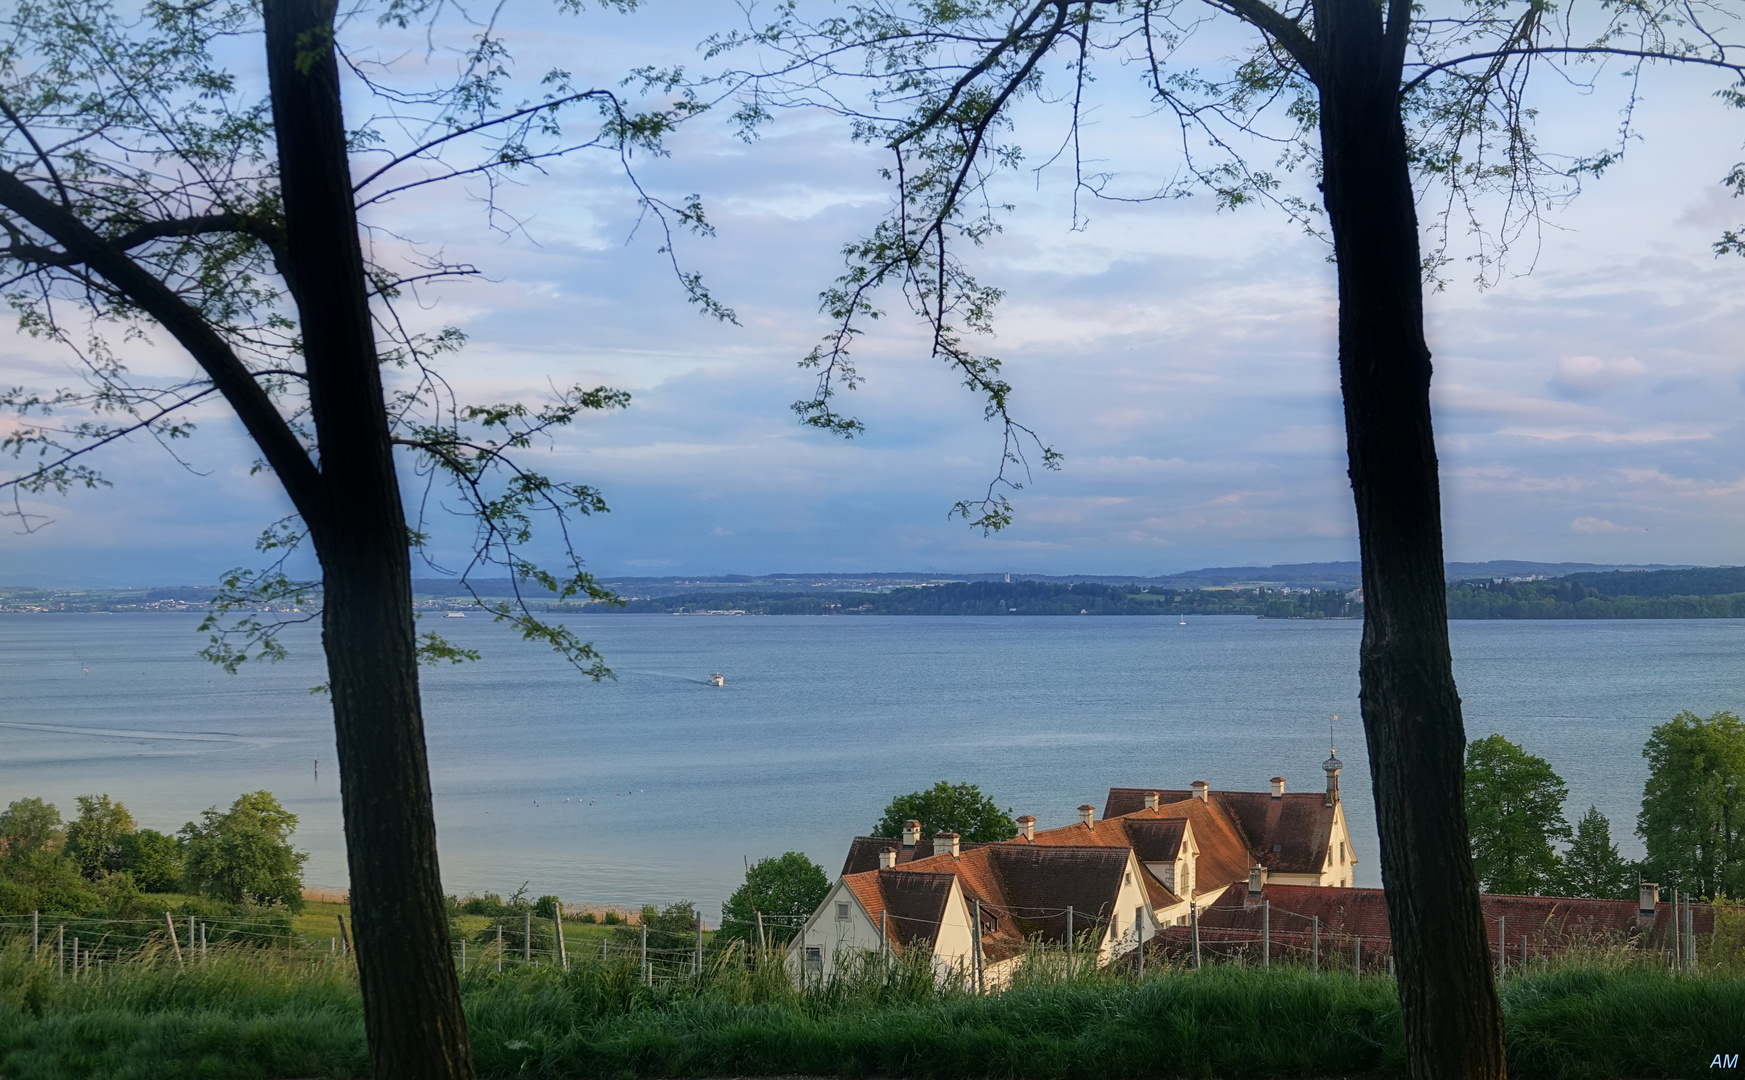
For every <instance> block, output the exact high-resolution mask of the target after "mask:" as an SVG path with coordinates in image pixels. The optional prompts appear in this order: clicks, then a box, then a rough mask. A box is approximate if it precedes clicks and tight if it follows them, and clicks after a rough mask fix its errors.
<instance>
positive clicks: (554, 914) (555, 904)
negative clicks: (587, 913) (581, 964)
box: [551, 900, 570, 971]
mask: <svg viewBox="0 0 1745 1080" xmlns="http://www.w3.org/2000/svg"><path fill="white" fill-rule="evenodd" d="M551 929H552V932H553V933H555V934H556V935H557V964H558V968H559V969H560V970H563V971H568V970H569V969H570V950H569V947H568V946H566V945H565V944H564V940H563V901H562V900H554V901H552V904H551Z"/></svg>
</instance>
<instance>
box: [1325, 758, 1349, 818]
mask: <svg viewBox="0 0 1745 1080" xmlns="http://www.w3.org/2000/svg"><path fill="white" fill-rule="evenodd" d="M1321 768H1322V769H1324V770H1325V771H1326V773H1327V801H1326V803H1325V804H1324V805H1326V806H1332V805H1333V804H1334V803H1337V802H1338V801H1339V770H1340V769H1343V768H1345V763H1344V762H1343V761H1340V760H1339V755H1338V753H1337V752H1336V751H1333V750H1328V751H1327V760H1326V761H1323V762H1321Z"/></svg>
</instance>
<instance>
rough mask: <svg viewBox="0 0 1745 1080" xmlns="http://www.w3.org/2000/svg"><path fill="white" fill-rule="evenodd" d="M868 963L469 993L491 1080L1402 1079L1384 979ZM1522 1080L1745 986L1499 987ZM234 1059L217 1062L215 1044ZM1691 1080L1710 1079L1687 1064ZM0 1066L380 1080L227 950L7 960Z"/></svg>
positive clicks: (1682, 1021)
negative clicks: (825, 973)
mask: <svg viewBox="0 0 1745 1080" xmlns="http://www.w3.org/2000/svg"><path fill="white" fill-rule="evenodd" d="M907 974H908V973H907V972H906V971H905V970H903V969H902V968H901V967H898V966H893V967H891V968H887V969H884V970H880V969H878V968H876V967H874V968H870V969H869V970H867V971H865V972H862V973H858V974H857V976H856V977H854V978H852V979H844V980H839V981H835V982H831V983H828V984H826V985H823V986H818V985H815V984H814V985H812V986H810V987H808V988H807V989H806V990H804V991H800V990H797V989H796V988H795V987H794V986H793V985H792V983H791V981H789V980H788V979H787V978H785V977H784V976H783V975H782V973H781V970H780V968H779V967H778V966H776V965H765V966H763V967H761V968H755V967H750V966H747V965H743V964H732V963H727V962H722V963H718V964H717V965H715V966H713V967H711V968H710V970H709V971H708V972H706V974H705V977H704V978H703V979H702V980H698V981H691V980H685V981H680V982H675V983H672V984H670V985H664V986H656V987H649V986H644V985H643V984H642V983H641V980H640V979H639V977H638V974H637V972H636V970H635V963H634V960H631V961H629V962H612V963H606V964H600V963H593V962H589V961H587V960H586V959H584V958H575V959H573V960H572V969H571V971H570V972H568V973H567V974H564V973H559V972H554V971H552V970H551V969H549V968H547V967H541V968H538V969H522V968H519V967H515V968H511V969H509V970H508V971H506V972H504V973H503V974H502V975H496V974H494V973H493V972H492V971H491V970H490V969H489V968H488V967H486V966H484V965H480V966H479V967H475V968H474V969H473V971H472V972H471V973H470V974H469V976H468V977H467V979H466V981H465V983H464V993H465V1000H466V1008H467V1022H468V1029H469V1033H470V1035H471V1037H472V1042H473V1046H474V1049H475V1052H476V1053H477V1055H478V1061H479V1066H480V1071H481V1074H482V1075H489V1076H527V1077H550V1078H557V1077H573V1076H614V1075H631V1074H634V1075H672V1076H685V1075H693V1076H710V1075H716V1076H726V1075H733V1076H754V1075H793V1074H796V1073H807V1074H815V1075H816V1074H822V1075H837V1074H841V1075H891V1076H902V1075H914V1074H915V1073H916V1066H915V1064H914V1063H915V1062H925V1063H926V1069H925V1070H924V1071H925V1072H926V1073H927V1074H928V1075H929V1076H933V1077H939V1078H962V1080H972V1078H974V1080H980V1078H988V1080H993V1078H996V1077H998V1078H1003V1080H1054V1078H1057V1077H1061V1076H1073V1077H1085V1078H1088V1080H1119V1078H1123V1077H1131V1076H1223V1077H1257V1078H1258V1077H1267V1076H1284V1075H1306V1076H1344V1075H1354V1074H1355V1075H1394V1074H1403V1072H1404V1069H1405V1061H1404V1047H1403V1040H1402V1033H1401V1030H1400V1018H1399V1005H1398V998H1397V994H1396V988H1395V986H1394V983H1393V981H1392V980H1390V979H1387V978H1377V977H1370V978H1364V979H1357V978H1353V977H1351V976H1350V975H1348V974H1343V973H1323V974H1321V975H1320V976H1312V975H1310V974H1309V973H1307V972H1305V971H1303V970H1301V969H1299V968H1292V967H1285V966H1278V967H1275V968H1274V969H1273V970H1271V971H1261V970H1259V969H1256V968H1253V967H1243V966H1236V965H1213V966H1209V967H1207V968H1206V969H1204V970H1202V971H1198V972H1195V971H1182V970H1172V971H1169V972H1168V973H1167V974H1166V975H1164V976H1163V977H1155V978H1148V979H1147V980H1145V981H1143V982H1142V981H1139V980H1138V979H1136V978H1134V977H1133V975H1132V973H1131V972H1130V971H1123V970H1117V969H1103V970H1092V971H1086V972H1083V973H1081V974H1079V975H1078V976H1076V977H1073V978H1066V977H1060V978H1055V979H1042V980H1035V981H1031V982H1027V983H1026V984H1025V985H1023V986H1022V987H1020V988H1018V989H1014V990H1010V991H1006V992H1004V993H996V994H989V995H978V994H974V993H972V992H969V991H968V990H966V989H964V988H961V987H951V986H945V987H941V986H938V985H936V984H935V983H934V982H933V980H932V979H931V978H923V979H912V978H907V977H906V976H907ZM1501 996H1502V1004H1503V1008H1504V1011H1505V1016H1506V1018H1507V1023H1508V1041H1509V1055H1510V1058H1509V1066H1510V1071H1511V1073H1512V1074H1518V1075H1531V1076H1541V1077H1546V1078H1556V1080H1585V1078H1590V1077H1607V1076H1680V1075H1687V1074H1689V1073H1690V1072H1691V1071H1692V1070H1693V1068H1695V1067H1693V1066H1692V1065H1691V1064H1690V1063H1691V1062H1692V1061H1698V1060H1699V1058H1700V1061H1701V1063H1702V1064H1706V1063H1707V1060H1708V1056H1711V1055H1712V1054H1713V1052H1714V1050H1713V1048H1714V1046H1715V1045H1716V1044H1723V1045H1734V1044H1738V1043H1740V1042H1745V978H1740V977H1738V976H1736V975H1735V976H1730V977H1729V976H1725V975H1722V974H1719V973H1716V972H1713V971H1712V970H1711V971H1709V972H1708V973H1707V974H1703V975H1701V976H1698V977H1691V976H1679V975H1675V974H1673V973H1670V972H1668V971H1666V970H1665V969H1664V966H1663V965H1660V966H1650V965H1618V966H1597V967H1588V966H1556V967H1553V968H1552V969H1551V970H1548V971H1530V972H1526V973H1523V974H1520V975H1518V976H1515V977H1513V978H1511V979H1510V980H1509V981H1508V982H1507V984H1505V986H1504V987H1503V988H1502V990H1501ZM215 1048H221V1049H215ZM1696 1067H1701V1066H1700V1065H1699V1066H1696ZM0 1069H3V1070H4V1071H5V1074H6V1075H7V1076H8V1077H12V1076H17V1077H20V1078H31V1080H60V1078H63V1077H65V1078H69V1080H70V1078H72V1077H85V1076H96V1075H102V1076H110V1075H114V1076H120V1075H135V1074H138V1075H152V1076H195V1075H198V1076H216V1077H239V1078H240V1077H245V1076H263V1075H264V1076H332V1077H363V1076H367V1075H368V1074H369V1063H368V1061H367V1060H366V1057H365V1054H364V1041H363V1024H362V1006H361V1002H360V1000H359V996H358V992H357V986H356V981H355V976H354V975H353V973H352V971H351V970H350V969H349V968H348V967H347V966H345V965H338V964H327V963H309V962H308V961H307V960H306V959H303V958H300V957H296V956H295V954H294V953H291V954H287V953H286V952H285V951H284V950H271V951H266V950H254V949H243V948H214V949H213V950H212V953H211V956H210V958H209V959H208V961H207V962H205V963H202V964H197V965H193V966H191V967H188V968H186V969H182V970H178V969H177V967H176V966H175V964H174V962H173V961H165V960H164V959H162V958H160V959H159V960H158V961H155V962H129V963H118V964H112V965H105V970H104V972H103V975H102V977H101V978H92V979H79V980H72V979H57V978H56V977H55V972H54V965H53V963H52V959H51V960H47V961H37V962H33V961H32V960H31V959H30V958H29V956H28V952H27V950H26V949H24V948H22V947H21V946H20V944H19V943H18V942H17V941H14V942H12V943H11V944H10V946H9V947H5V948H0Z"/></svg>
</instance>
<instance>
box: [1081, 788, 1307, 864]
mask: <svg viewBox="0 0 1745 1080" xmlns="http://www.w3.org/2000/svg"><path fill="white" fill-rule="evenodd" d="M1153 791H1156V792H1157V793H1158V795H1159V797H1160V799H1161V800H1162V801H1163V802H1164V803H1169V804H1175V803H1180V802H1184V801H1192V802H1198V801H1199V800H1197V799H1194V797H1193V793H1192V792H1191V791H1161V790H1159V789H1157V788H1110V789H1109V799H1108V801H1107V802H1106V803H1105V804H1104V805H1103V816H1104V817H1105V818H1114V817H1123V816H1131V815H1133V814H1135V813H1142V812H1144V811H1145V797H1146V795H1148V794H1150V793H1151V792H1153ZM1326 802H1327V796H1326V793H1325V792H1320V791H1313V792H1287V793H1286V794H1284V795H1282V796H1280V797H1279V798H1276V799H1275V798H1273V797H1272V793H1271V792H1269V791H1213V792H1210V793H1209V794H1208V796H1207V800H1206V802H1205V803H1201V805H1202V806H1215V807H1217V808H1219V809H1220V810H1221V811H1223V812H1224V813H1225V814H1226V815H1228V816H1229V818H1230V820H1231V821H1232V822H1234V823H1235V826H1236V832H1237V833H1238V835H1240V837H1241V841H1242V845H1243V850H1244V855H1243V865H1242V873H1241V875H1240V876H1241V877H1242V878H1246V877H1247V876H1248V867H1250V866H1253V865H1256V864H1259V865H1261V866H1264V867H1266V868H1267V869H1269V870H1273V871H1276V872H1278V873H1281V874H1319V873H1320V872H1321V868H1322V867H1323V866H1325V865H1326V863H1327V845H1328V843H1329V842H1330V841H1331V838H1332V836H1333V811H1334V808H1333V807H1331V806H1328V805H1326ZM1198 833H1199V827H1198V824H1197V823H1196V825H1195V835H1196V837H1197V836H1198ZM1201 846H1202V848H1203V847H1204V841H1201ZM1275 848H1276V849H1277V850H1274V849H1275ZM1231 880H1235V879H1231Z"/></svg>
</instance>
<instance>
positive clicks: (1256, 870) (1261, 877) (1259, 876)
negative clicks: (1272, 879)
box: [1248, 866, 1266, 896]
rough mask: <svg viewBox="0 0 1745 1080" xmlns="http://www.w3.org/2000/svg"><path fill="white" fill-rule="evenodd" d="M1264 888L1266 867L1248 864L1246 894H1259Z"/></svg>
mask: <svg viewBox="0 0 1745 1080" xmlns="http://www.w3.org/2000/svg"><path fill="white" fill-rule="evenodd" d="M1265 888H1266V867H1264V866H1250V867H1249V868H1248V895H1249V896H1259V895H1260V894H1261V892H1262V890H1264V889H1265Z"/></svg>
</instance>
